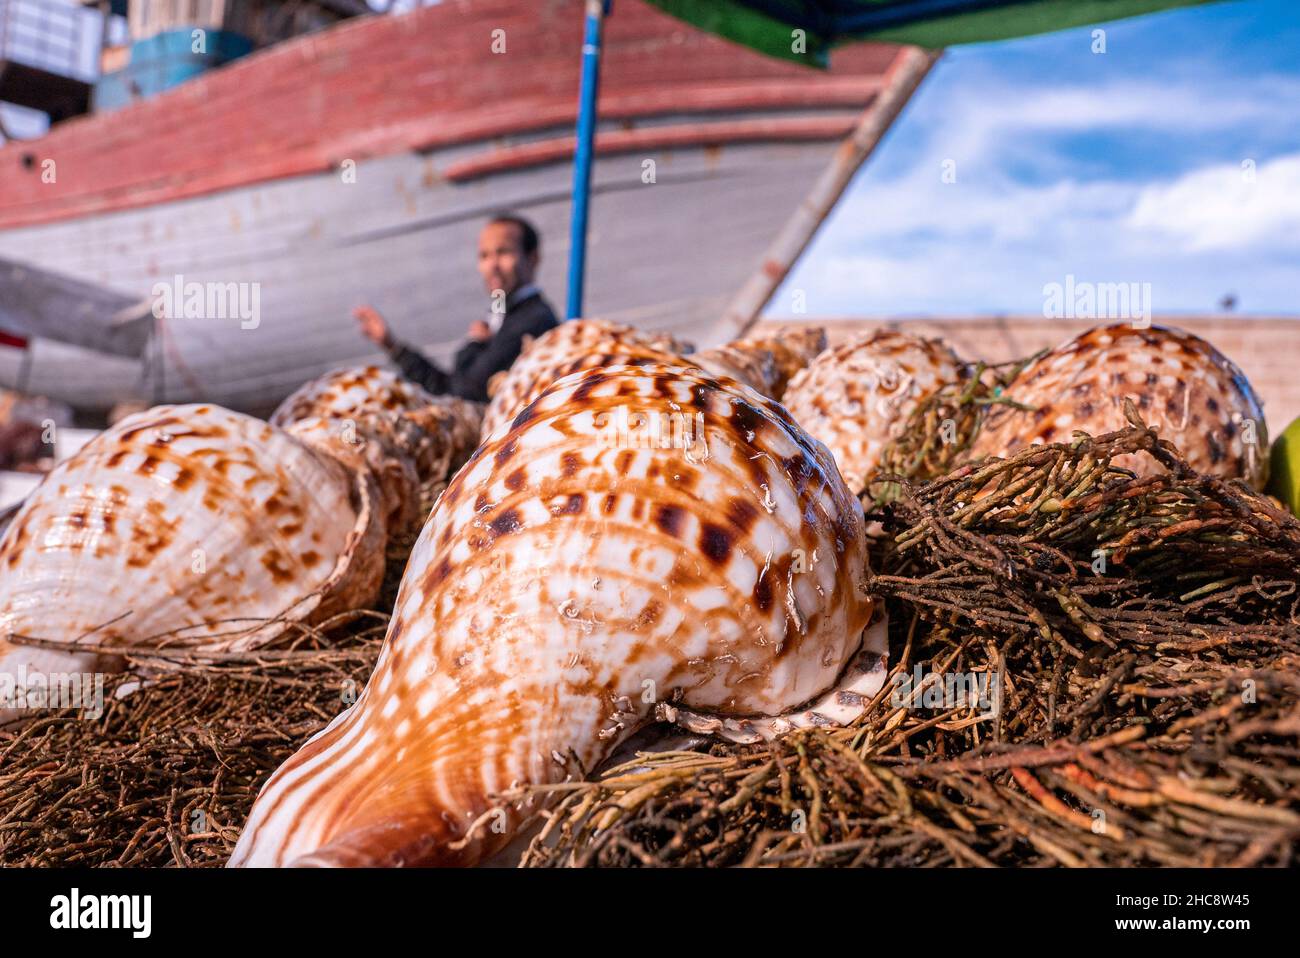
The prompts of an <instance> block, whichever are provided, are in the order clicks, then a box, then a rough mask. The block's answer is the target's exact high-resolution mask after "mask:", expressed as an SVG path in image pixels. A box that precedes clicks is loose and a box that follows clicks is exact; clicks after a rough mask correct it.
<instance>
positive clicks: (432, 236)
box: [0, 0, 930, 410]
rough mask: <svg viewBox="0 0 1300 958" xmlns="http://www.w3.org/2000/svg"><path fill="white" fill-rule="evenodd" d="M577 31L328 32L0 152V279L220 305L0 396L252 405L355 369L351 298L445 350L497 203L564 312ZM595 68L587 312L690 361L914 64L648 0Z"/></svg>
mask: <svg viewBox="0 0 1300 958" xmlns="http://www.w3.org/2000/svg"><path fill="white" fill-rule="evenodd" d="M582 8H583V4H582V2H581V0H544V2H537V0H527V2H522V0H449V2H445V3H442V4H439V5H436V6H431V7H425V8H421V9H417V10H415V11H412V12H409V13H405V14H400V15H369V16H362V17H357V18H352V19H347V20H344V21H342V22H340V23H339V24H338V25H335V26H332V27H328V28H326V29H324V30H319V31H317V32H313V33H310V34H307V35H304V36H298V37H295V38H293V39H289V40H286V41H284V42H280V43H277V44H274V45H272V46H270V47H268V48H266V49H262V50H259V51H257V52H254V53H252V54H251V55H248V56H245V57H242V58H240V59H238V60H235V61H234V62H232V63H230V64H228V65H225V66H222V67H220V68H219V69H214V70H211V71H208V72H205V73H203V74H202V75H200V76H198V77H196V78H193V79H189V80H188V81H187V82H184V83H182V84H180V85H178V86H176V87H174V88H172V89H169V90H166V91H165V92H162V93H160V94H158V95H155V96H150V97H148V98H145V99H141V100H139V101H138V102H134V103H131V104H129V105H127V106H124V107H122V108H120V109H116V110H112V111H101V112H96V113H92V114H89V115H86V116H80V117H76V118H73V119H70V120H67V121H65V122H62V123H59V124H57V125H55V126H54V127H53V128H52V129H51V131H50V132H49V133H48V134H47V135H45V136H43V137H41V138H39V139H36V140H29V141H18V142H10V143H9V144H7V145H6V146H4V147H3V149H0V259H4V260H7V261H9V262H10V263H11V264H16V265H17V266H19V267H30V268H33V269H38V270H41V271H45V272H46V273H49V274H52V275H53V276H56V277H60V278H66V279H67V280H68V281H69V282H76V283H82V284H91V285H93V286H95V287H96V288H101V289H103V290H104V291H105V292H106V293H107V294H111V295H113V296H116V297H122V298H126V299H128V300H130V301H138V302H140V303H142V304H146V305H147V304H149V303H150V302H151V299H150V298H151V297H153V296H155V294H156V293H158V292H159V291H160V290H163V289H172V288H176V289H181V290H184V289H186V288H187V287H188V284H194V283H197V284H200V286H201V288H202V289H203V290H205V291H206V292H207V295H208V297H209V300H208V308H207V310H206V312H205V311H204V310H203V309H200V310H198V311H197V312H198V313H199V314H200V315H191V316H188V317H187V316H186V315H185V314H184V313H185V311H184V310H178V309H173V310H172V311H171V313H172V314H171V315H164V316H163V317H162V318H161V319H158V320H157V321H156V322H155V324H154V328H153V331H152V334H151V335H150V337H149V345H148V347H147V348H146V349H145V351H144V353H145V354H144V355H143V356H142V357H132V356H110V355H107V354H104V353H101V352H93V351H87V350H86V349H85V348H84V346H83V345H74V344H72V343H68V342H58V341H54V340H53V339H50V338H40V339H35V340H34V341H32V342H31V343H30V345H29V349H30V352H29V353H28V354H27V356H26V357H25V366H24V360H23V358H22V354H21V353H20V352H19V351H17V350H12V349H3V350H0V384H2V385H6V386H13V385H15V384H16V383H17V382H18V379H19V378H20V373H21V375H22V377H23V378H24V382H23V383H22V385H23V386H24V387H25V388H26V389H28V390H30V391H32V392H38V393H46V394H49V395H52V396H56V397H58V398H60V399H63V400H65V401H68V402H70V403H72V404H74V405H76V406H79V407H91V408H105V407H108V406H109V405H111V404H112V403H114V402H116V401H119V400H122V399H126V398H135V397H143V398H146V399H150V400H153V401H168V402H183V401H188V400H195V399H204V400H210V401H216V402H219V403H223V404H226V405H230V406H233V407H237V408H242V409H251V410H262V409H265V408H267V407H269V406H271V405H273V404H274V403H275V402H276V401H278V400H279V399H280V398H281V397H283V396H284V395H285V394H286V393H288V392H289V391H290V390H292V389H293V388H294V387H295V386H297V385H298V384H299V383H301V382H303V381H304V380H306V379H309V378H310V377H312V376H313V375H315V374H317V373H319V372H321V371H322V370H323V369H326V368H328V367H331V366H334V365H338V364H341V363H346V362H351V361H357V360H363V359H367V358H373V357H374V353H373V350H372V349H371V347H370V346H369V344H367V343H366V342H365V341H363V340H362V339H361V338H360V337H359V336H358V334H357V331H356V328H355V325H354V323H353V321H352V319H351V318H350V316H349V313H350V311H351V309H352V307H353V306H354V305H356V304H358V303H362V302H368V303H372V304H374V305H375V306H376V307H378V308H379V309H380V310H381V311H382V312H383V313H384V314H385V315H386V316H388V318H389V319H390V321H391V322H392V324H393V326H394V328H395V329H396V331H397V333H398V334H399V335H400V336H402V337H403V338H405V339H406V340H408V341H411V342H414V343H416V344H418V345H419V346H421V347H424V348H426V349H427V350H429V352H430V353H431V354H432V355H435V356H444V357H445V356H447V355H448V354H449V353H450V352H451V351H452V350H453V349H454V348H455V346H456V345H457V343H458V341H459V340H460V339H461V337H462V336H463V334H464V332H465V329H466V327H467V326H468V324H469V323H470V322H471V321H472V320H474V319H476V318H479V317H480V316H481V315H482V314H483V312H484V311H485V310H486V309H487V305H488V304H487V299H486V296H485V294H484V292H483V290H482V289H481V287H480V284H479V279H478V276H477V273H476V271H475V268H474V255H475V246H474V243H475V237H476V235H477V231H478V229H479V227H480V225H481V224H482V223H483V221H484V219H485V217H487V216H488V215H490V214H491V213H493V212H494V211H497V210H503V209H508V210H515V211H518V212H520V213H522V214H524V215H525V216H528V217H529V218H531V219H532V220H534V221H535V222H536V223H537V224H538V226H539V228H540V230H541V232H542V235H543V250H542V254H543V265H542V271H541V283H542V285H543V288H544V290H545V291H546V292H547V294H548V295H549V297H550V298H551V301H552V302H553V304H554V305H555V307H556V309H557V311H562V310H563V308H564V303H563V302H562V299H563V290H564V286H563V281H564V269H565V264H566V261H567V258H568V216H569V210H570V194H571V180H572V167H571V156H572V149H573V139H574V119H575V114H576V107H577V91H578V82H579V62H580V57H579V53H580V49H581V41H582V37H581V31H582ZM909 54H910V55H912V56H913V57H914V58H915V59H913V60H907V57H908V55H909ZM603 59H604V66H603V73H602V76H601V88H600V101H599V108H600V116H601V123H600V126H599V128H598V131H597V139H596V150H597V160H596V163H595V167H594V174H593V196H594V199H593V206H592V220H591V232H590V252H589V259H588V273H587V275H588V288H587V299H586V306H587V308H586V313H587V314H588V315H596V316H602V317H608V318H612V319H618V320H621V321H625V322H632V323H635V324H638V325H642V326H647V327H655V328H663V329H666V330H669V331H672V332H674V333H677V334H679V335H683V336H685V337H686V338H688V339H692V340H695V341H696V342H698V343H701V344H708V343H709V342H712V341H716V340H720V339H723V338H726V336H727V334H728V332H729V330H730V329H731V328H733V327H734V325H735V324H736V323H737V322H743V321H745V320H746V319H748V318H749V317H752V316H753V315H755V314H756V313H757V311H758V310H759V309H760V308H761V307H762V305H763V301H764V300H765V299H766V298H767V296H768V294H770V293H771V291H772V290H774V289H775V287H776V285H777V284H778V283H779V281H780V279H781V278H782V277H783V276H784V275H785V272H786V271H787V270H788V268H789V267H790V265H791V262H792V261H793V259H794V257H795V255H797V253H798V251H799V250H801V249H802V247H803V245H804V244H805V243H806V242H807V240H808V239H809V238H810V237H811V234H812V232H813V230H815V228H816V226H817V224H818V223H819V222H820V220H821V218H822V217H823V216H824V215H825V213H826V212H827V211H828V210H829V209H830V206H831V205H833V203H834V200H835V199H836V198H837V197H838V190H839V189H840V188H842V186H843V184H844V183H847V181H848V178H849V177H850V176H851V175H852V172H853V170H854V169H855V168H856V167H857V165H858V164H859V163H861V162H862V160H863V159H864V158H865V156H866V155H867V153H869V152H870V148H871V146H873V145H874V143H875V141H876V140H877V139H878V138H879V136H880V135H881V134H882V133H883V132H884V130H885V129H887V127H888V125H889V122H890V121H891V120H892V119H893V117H894V116H895V115H896V114H897V112H898V110H899V109H900V108H901V106H902V105H903V103H904V102H906V99H907V97H908V95H910V93H911V91H912V89H914V88H915V85H916V83H918V82H919V80H920V77H921V76H922V75H923V74H924V69H925V68H927V67H928V64H929V62H930V59H929V58H928V56H924V57H923V56H922V55H921V54H919V53H918V52H917V51H915V50H914V49H913V48H908V47H897V46H889V45H879V44H876V45H872V44H860V45H854V46H851V47H846V48H844V49H843V50H841V51H837V52H836V55H835V57H834V58H833V60H832V66H831V68H830V69H829V70H827V71H817V70H812V69H809V68H807V67H804V66H800V65H797V64H792V63H788V62H784V61H781V60H776V59H772V58H768V57H764V56H762V55H760V54H758V53H755V52H753V51H751V50H748V49H746V48H743V47H740V46H737V45H735V44H732V43H729V42H727V41H725V40H722V39H719V38H717V37H715V36H713V35H711V34H707V33H704V32H701V31H699V30H697V29H695V28H694V27H691V26H688V25H686V24H684V23H682V22H681V21H679V20H676V19H674V18H672V17H670V16H668V15H667V14H664V13H663V12H661V11H659V10H657V9H655V8H652V7H650V6H647V5H645V4H642V3H640V2H638V0H620V3H619V4H618V6H617V10H616V11H615V13H614V15H613V16H611V17H610V18H609V20H608V22H607V25H606V31H605V40H604V57H603ZM918 60H924V63H923V64H922V65H921V67H920V68H918V67H917V61H918ZM47 161H52V162H53V166H50V164H49V162H47ZM50 169H53V170H54V171H55V176H54V178H53V179H52V181H51V179H50V177H48V176H44V175H43V173H44V172H45V171H47V170H50ZM228 291H229V293H230V296H231V297H232V298H231V299H230V300H229V308H223V305H222V303H223V300H222V299H221V297H222V296H224V295H225V294H226V293H227V292H228ZM214 294H215V297H216V298H215V300H213V299H212V297H213V296H214ZM3 295H4V294H3V290H2V289H0V296H3ZM240 296H242V300H240V299H239V298H238V297H240ZM241 302H242V303H243V304H244V306H246V307H249V308H248V309H247V312H248V313H251V312H252V309H251V307H252V306H253V305H254V304H255V305H256V311H257V316H256V318H255V320H254V319H253V318H251V316H249V315H245V314H243V313H240V311H239V309H238V308H237V307H239V305H240V303H241ZM0 305H2V300H0ZM192 312H193V311H192ZM223 314H224V315H223ZM2 319H3V317H2V315H0V325H3V322H2ZM65 338H69V337H65Z"/></svg>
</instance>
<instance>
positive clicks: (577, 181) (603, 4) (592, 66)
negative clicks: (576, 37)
mask: <svg viewBox="0 0 1300 958" xmlns="http://www.w3.org/2000/svg"><path fill="white" fill-rule="evenodd" d="M612 2H613V0H587V26H586V30H585V32H584V35H583V38H582V88H581V90H580V92H579V93H578V143H577V148H576V149H575V150H574V155H573V219H572V221H571V222H570V225H569V299H568V304H567V306H566V309H565V314H564V315H565V317H566V318H567V319H576V318H577V317H579V316H581V315H582V290H583V280H584V277H585V276H586V270H587V212H588V208H589V206H590V202H591V161H592V155H593V153H594V152H595V138H596V88H597V86H598V85H599V83H600V28H601V26H602V22H603V20H604V18H605V17H606V16H607V15H608V14H609V10H610V5H611V3H612Z"/></svg>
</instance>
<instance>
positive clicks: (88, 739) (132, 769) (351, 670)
mask: <svg viewBox="0 0 1300 958" xmlns="http://www.w3.org/2000/svg"><path fill="white" fill-rule="evenodd" d="M385 627H386V617H384V616H382V615H379V614H378V613H373V612H371V613H366V612H362V613H347V614H344V615H340V616H337V617H335V619H333V620H331V621H329V622H326V623H323V624H321V625H320V626H318V627H316V628H311V627H307V626H298V627H296V628H294V629H293V630H292V631H291V632H289V633H286V634H285V635H283V636H282V637H281V638H280V639H278V640H276V641H275V642H274V643H272V644H271V645H269V646H267V647H264V648H262V649H259V650H257V651H255V652H247V653H203V652H199V651H195V650H193V649H185V648H177V647H176V646H175V645H174V644H171V643H170V642H168V641H167V640H165V639H164V640H161V641H159V642H158V643H156V644H155V645H153V646H152V647H149V646H141V647H138V648H136V649H135V650H133V652H132V655H131V656H130V659H131V663H132V665H133V666H134V670H133V671H132V672H129V673H123V674H119V675H113V676H109V677H108V678H107V679H106V681H105V683H104V710H103V714H102V715H101V716H100V717H98V718H93V719H92V718H87V717H85V716H83V715H82V714H81V712H80V710H77V709H60V710H46V711H43V712H42V713H40V714H39V715H38V716H37V717H35V718H34V720H33V721H31V722H29V723H27V724H26V725H24V726H22V727H21V728H20V729H19V730H17V731H16V732H14V731H7V732H0V863H2V864H4V865H36V866H50V865H69V866H70V865H80V866H160V865H181V866H204V865H207V866H215V865H222V864H224V863H225V861H226V859H227V858H228V857H229V855H230V851H231V849H233V848H234V843H235V840H236V839H238V837H239V832H240V830H241V829H242V827H243V823H244V820H245V818H246V817H247V815H248V811H249V808H250V807H251V806H252V804H253V799H254V798H255V797H256V796H257V792H258V790H259V789H260V788H261V786H262V783H263V782H264V781H265V780H266V778H267V776H269V775H270V774H271V772H273V771H274V770H275V769H276V768H277V767H278V766H279V765H280V764H281V763H282V762H283V761H284V760H285V759H287V758H288V757H289V755H290V754H292V753H293V752H294V751H295V750H296V749H297V748H298V747H299V746H300V745H301V744H302V743H303V742H304V741H305V740H306V739H308V738H309V737H311V735H313V734H314V733H315V732H316V731H318V730H319V729H320V728H321V727H322V726H323V725H325V724H326V723H327V722H328V721H329V720H330V719H331V718H333V717H334V715H335V714H337V713H338V712H340V711H342V709H343V708H345V707H346V705H347V704H349V702H350V701H353V700H355V697H356V695H357V694H359V692H360V690H361V688H362V687H363V686H364V685H365V682H366V679H367V677H368V676H369V675H370V671H371V669H373V668H374V663H375V659H376V658H377V656H378V653H379V646H380V644H381V643H382V641H383V636H384V631H385ZM119 692H121V693H123V694H121V695H119ZM127 692H129V694H125V693H127Z"/></svg>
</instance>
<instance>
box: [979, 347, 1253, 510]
mask: <svg viewBox="0 0 1300 958" xmlns="http://www.w3.org/2000/svg"><path fill="white" fill-rule="evenodd" d="M1006 394H1007V396H1009V397H1010V398H1011V399H1014V400H1016V401H1017V402H1019V403H1022V404H1024V405H1027V406H1030V407H1032V408H1030V409H1017V408H1015V407H1012V406H1006V405H1001V406H995V407H993V408H992V410H991V411H990V413H989V416H988V419H987V420H986V421H985V423H984V425H983V427H982V428H981V430H980V433H979V435H978V436H977V437H976V439H975V442H974V443H973V445H972V447H971V456H972V457H973V458H982V457H984V456H989V455H993V456H1009V455H1011V454H1012V453H1014V452H1015V451H1016V450H1017V449H1020V448H1022V447H1024V446H1026V445H1032V444H1035V443H1051V442H1068V441H1069V440H1070V437H1071V436H1072V435H1073V434H1074V432H1075V430H1081V431H1083V432H1087V433H1090V434H1092V435H1094V436H1099V435H1102V434H1103V433H1107V432H1112V431H1114V430H1116V429H1123V428H1125V427H1126V426H1127V425H1128V420H1127V419H1125V418H1124V400H1125V399H1132V400H1133V402H1134V404H1135V405H1136V406H1137V410H1138V413H1139V414H1140V415H1141V416H1142V417H1143V419H1144V420H1145V421H1146V422H1147V423H1148V424H1149V425H1152V426H1155V427H1157V428H1158V429H1159V430H1160V436H1161V438H1163V439H1168V440H1170V441H1171V442H1172V443H1173V444H1174V445H1175V446H1177V447H1178V449H1179V451H1180V452H1181V453H1182V454H1183V457H1184V458H1185V459H1186V460H1187V464H1188V465H1190V466H1191V467H1192V468H1193V469H1195V470H1196V471H1198V472H1202V473H1206V474H1209V475H1216V476H1221V477H1223V478H1225V479H1237V478H1240V479H1245V480H1246V481H1247V482H1248V483H1250V484H1251V485H1253V486H1254V487H1255V488H1257V489H1258V488H1263V486H1264V483H1265V481H1266V480H1267V474H1268V435H1267V430H1266V429H1265V425H1264V410H1263V408H1262V407H1261V405H1260V402H1259V398H1258V397H1257V396H1256V395H1255V391H1254V390H1253V389H1252V388H1251V386H1250V382H1249V381H1248V380H1247V379H1246V377H1245V375H1244V374H1243V373H1242V371H1241V370H1240V369H1238V368H1237V366H1236V365H1235V364H1234V363H1233V362H1232V361H1231V360H1229V359H1228V358H1227V357H1226V356H1224V355H1223V354H1222V353H1221V352H1219V351H1218V350H1217V349H1215V348H1214V347H1213V346H1211V345H1210V344H1209V343H1207V342H1206V341H1205V340H1203V339H1201V338H1200V337H1199V336H1194V335H1192V334H1191V333H1187V332H1183V331H1182V330H1180V329H1166V328H1165V327H1162V326H1150V327H1146V328H1144V327H1138V326H1133V325H1131V324H1127V323H1120V324H1117V325H1114V326H1099V327H1096V328H1094V329H1090V330H1088V331H1087V332H1084V333H1081V334H1079V335H1078V336H1076V337H1074V338H1073V339H1071V340H1069V341H1068V342H1065V343H1062V344H1061V345H1060V346H1058V347H1057V348H1056V349H1053V350H1051V351H1050V352H1048V353H1045V354H1043V355H1042V356H1040V357H1038V358H1037V359H1035V360H1034V361H1033V362H1032V363H1030V364H1029V365H1027V366H1026V367H1025V368H1024V369H1023V370H1021V371H1020V374H1019V375H1018V376H1016V378H1015V379H1014V380H1012V382H1011V383H1010V384H1009V385H1008V386H1007V388H1006ZM1115 465H1117V466H1121V467H1124V468H1127V469H1132V470H1134V471H1135V472H1137V474H1138V475H1141V476H1150V475H1155V474H1157V473H1162V472H1164V467H1163V466H1162V465H1160V464H1159V463H1158V462H1156V460H1155V459H1153V458H1152V457H1151V456H1150V455H1148V454H1147V453H1145V452H1140V453H1134V454H1131V455H1125V456H1119V457H1117V458H1116V459H1115Z"/></svg>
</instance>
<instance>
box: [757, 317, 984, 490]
mask: <svg viewBox="0 0 1300 958" xmlns="http://www.w3.org/2000/svg"><path fill="white" fill-rule="evenodd" d="M965 375H966V364H965V363H963V362H962V361H961V360H960V359H958V358H957V356H956V354H955V353H954V352H953V351H952V349H950V348H949V347H948V345H947V344H945V343H944V342H942V341H941V340H938V339H925V338H923V337H920V336H913V335H911V334H909V333H902V332H897V331H894V330H879V331H877V332H874V333H868V334H866V335H864V336H860V337H858V338H856V339H852V340H850V341H848V342H846V343H842V344H841V345H839V346H836V347H835V348H834V349H830V350H827V351H826V352H824V353H822V354H821V355H820V356H818V357H817V358H816V359H815V360H813V361H812V363H811V364H810V365H809V366H808V368H807V369H804V370H803V371H802V372H800V373H798V374H797V375H795V377H794V378H793V379H792V380H791V381H790V385H789V388H787V389H786V391H785V396H784V398H783V400H782V401H783V402H784V403H785V405H786V408H788V409H789V410H790V415H792V416H793V417H794V418H795V421H796V422H798V423H799V425H801V426H803V427H804V428H805V429H807V430H808V432H810V433H811V434H812V435H813V436H815V437H816V438H818V439H820V440H821V441H822V442H824V443H825V444H826V446H827V447H828V448H829V449H830V451H831V453H832V454H833V455H834V456H835V462H836V463H837V464H838V465H839V467H840V473H841V474H842V475H843V476H844V481H845V482H847V483H848V485H849V488H850V489H852V490H853V491H854V492H860V491H861V490H862V487H863V485H864V483H865V482H866V480H867V477H868V476H870V475H871V473H872V472H873V471H874V470H875V469H876V467H877V466H879V465H880V457H881V453H883V452H884V449H885V446H886V445H887V444H888V443H889V441H890V440H891V439H894V438H895V437H897V436H898V435H899V434H900V432H901V431H902V430H903V429H904V428H905V427H906V425H907V420H908V417H909V416H910V415H911V414H912V412H913V410H915V409H916V407H917V405H918V404H919V403H920V402H921V401H922V400H924V399H925V397H926V396H928V395H930V394H931V393H932V392H934V391H935V390H937V389H938V388H939V387H940V386H943V385H944V384H946V383H951V382H958V381H960V380H961V379H962V377H963V376H965Z"/></svg>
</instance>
